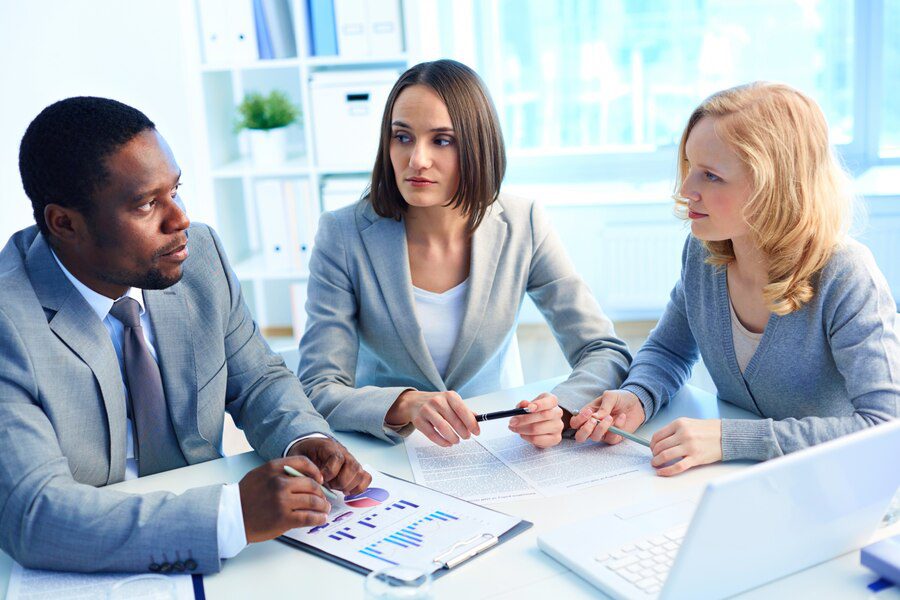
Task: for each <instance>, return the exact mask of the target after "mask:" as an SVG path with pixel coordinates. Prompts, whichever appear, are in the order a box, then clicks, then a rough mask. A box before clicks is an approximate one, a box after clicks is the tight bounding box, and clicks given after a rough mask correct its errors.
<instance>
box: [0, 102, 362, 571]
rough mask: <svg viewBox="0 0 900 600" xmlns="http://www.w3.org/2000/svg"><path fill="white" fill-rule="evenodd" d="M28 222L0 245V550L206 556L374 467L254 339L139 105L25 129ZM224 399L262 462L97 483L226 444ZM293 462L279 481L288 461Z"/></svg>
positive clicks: (241, 542) (25, 554)
mask: <svg viewBox="0 0 900 600" xmlns="http://www.w3.org/2000/svg"><path fill="white" fill-rule="evenodd" d="M19 167H20V171H21V174H22V181H23V184H24V187H25V192H26V193H27V195H28V197H29V198H30V199H31V202H32V206H33V208H34V216H35V221H36V222H37V225H36V226H32V227H29V228H27V229H24V230H22V231H19V232H17V233H16V234H14V235H13V236H12V238H10V240H9V242H8V243H7V245H6V247H5V248H4V249H3V250H2V252H0V348H2V354H0V423H2V428H0V431H2V434H0V507H2V509H0V547H2V549H3V550H4V551H6V552H7V553H9V554H10V555H11V556H12V557H13V558H14V559H16V560H17V561H19V562H20V563H22V564H23V565H25V566H29V567H38V568H48V569H60V570H73V571H142V570H150V571H158V572H190V571H194V572H200V573H209V572H214V571H217V570H219V568H220V567H221V562H220V560H221V559H222V558H229V557H231V556H234V555H235V554H237V553H238V552H239V551H240V550H241V549H242V548H243V547H244V546H245V545H246V544H247V543H248V542H257V541H262V540H267V539H271V538H274V537H276V536H278V535H280V534H281V533H283V532H285V531H287V530H288V529H291V528H294V527H304V526H311V525H317V524H321V523H324V522H325V518H326V516H327V513H328V511H329V509H330V506H329V505H328V503H327V501H326V500H325V497H324V496H323V494H322V492H321V489H320V487H319V485H318V483H324V484H325V485H327V486H329V487H332V488H334V489H338V490H343V491H345V492H346V493H349V494H353V493H358V492H361V491H363V490H364V489H365V488H366V487H368V484H369V482H370V481H371V477H370V476H369V475H368V473H366V472H365V471H364V470H363V469H362V468H361V467H360V465H359V463H358V462H357V461H356V460H355V459H354V458H353V457H352V456H351V455H350V453H349V452H347V450H346V449H345V448H344V447H343V446H341V445H340V444H339V443H338V442H336V441H335V440H334V439H333V438H332V437H331V436H330V430H329V428H328V425H327V424H326V423H325V421H324V420H323V419H322V418H321V416H320V415H319V414H318V413H316V412H315V410H314V409H313V408H312V406H311V405H310V404H309V401H308V399H307V398H306V396H305V395H304V393H303V390H302V389H301V387H300V383H299V381H298V380H297V378H296V377H295V376H294V375H293V374H292V373H291V372H290V371H288V369H287V368H286V367H285V365H284V363H283V361H282V360H281V359H280V358H279V357H278V356H277V355H276V354H274V353H273V352H272V351H271V350H270V349H269V347H268V346H267V345H266V343H265V342H264V340H263V338H262V337H261V335H260V333H259V330H258V328H257V326H256V324H255V323H254V322H253V319H252V318H251V316H250V314H249V312H248V310H247V307H246V305H245V304H244V301H243V298H242V296H241V289H240V286H239V284H238V281H237V279H236V278H235V275H234V273H233V272H232V271H231V269H230V267H229V265H228V262H227V259H226V258H225V255H224V252H223V250H222V245H221V242H220V241H219V240H218V238H217V237H216V235H215V233H214V232H213V231H212V230H211V229H209V228H208V227H206V226H203V225H194V226H190V222H189V221H188V218H187V216H186V215H185V212H184V208H183V205H182V204H181V201H180V199H179V197H178V193H177V190H178V187H179V185H180V184H179V179H180V177H181V171H180V169H179V168H178V165H177V164H176V162H175V159H174V157H173V155H172V152H171V150H170V149H169V147H168V145H167V144H166V142H165V140H163V138H162V137H161V136H160V135H159V133H158V132H157V131H156V128H155V126H154V124H153V123H152V122H151V121H150V120H149V119H148V118H147V117H146V116H145V115H144V114H143V113H141V112H140V111H138V110H135V109H134V108H131V107H129V106H126V105H124V104H121V103H119V102H115V101H113V100H106V99H102V98H87V97H81V98H69V99H67V100H63V101H60V102H57V103H56V104H53V105H51V106H49V107H47V108H46V109H44V111H42V112H41V114H40V115H38V117H37V118H35V120H34V121H33V122H32V123H31V125H29V127H28V129H27V131H26V132H25V136H24V137H23V139H22V144H21V148H20V155H19ZM225 410H227V411H228V412H229V413H230V414H231V415H232V417H233V418H234V420H235V422H236V423H237V425H238V426H239V427H241V428H242V429H243V430H244V432H245V433H246V435H247V438H248V439H249V440H250V443H251V444H252V445H253V447H254V448H256V450H257V452H259V454H260V455H261V456H262V457H263V458H265V459H267V460H268V461H269V462H267V463H266V464H264V465H262V466H261V467H259V468H257V469H254V470H253V471H251V472H250V473H248V474H247V475H246V476H245V477H244V478H243V479H242V480H241V481H240V483H239V484H231V485H225V486H222V485H215V486H208V487H201V488H196V489H192V490H189V491H187V492H185V493H183V494H181V495H179V496H176V495H174V494H170V493H165V492H158V493H152V494H143V495H130V494H125V493H121V492H117V491H113V490H108V489H99V488H102V486H104V485H106V484H110V483H115V482H118V481H122V480H123V479H128V478H130V477H136V476H139V475H140V476H143V475H149V474H153V473H157V472H161V471H165V470H168V469H172V468H176V467H179V466H184V465H188V464H195V463H199V462H203V461H207V460H211V459H214V458H218V457H220V456H221V443H222V426H223V420H224V411H225ZM285 465H290V466H291V467H293V468H295V469H297V470H298V471H301V472H302V473H304V474H305V475H307V477H295V478H292V477H288V476H287V475H286V474H285V471H284V466H285Z"/></svg>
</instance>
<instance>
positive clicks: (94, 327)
mask: <svg viewBox="0 0 900 600" xmlns="http://www.w3.org/2000/svg"><path fill="white" fill-rule="evenodd" d="M25 260H26V265H27V268H28V274H29V278H30V279H31V283H32V286H33V287H34V291H35V293H36V294H37V296H38V299H39V300H40V301H41V305H42V306H43V307H44V308H45V309H48V310H50V311H52V312H54V313H55V314H54V315H53V317H52V318H51V319H50V329H51V330H52V331H53V332H54V333H55V334H56V335H57V337H59V339H61V340H62V341H63V342H64V343H65V344H66V346H68V347H69V348H71V349H72V351H73V352H74V353H75V354H77V355H78V357H79V358H81V360H83V361H84V362H85V363H86V364H87V365H88V367H90V369H91V371H92V372H93V373H94V377H95V378H96V380H97V383H98V385H99V386H100V394H101V395H102V398H101V401H102V402H103V404H104V407H105V410H106V419H107V423H108V426H109V444H110V446H109V461H110V464H109V474H108V476H107V480H106V482H107V483H115V482H118V481H122V480H123V479H124V478H125V456H126V448H125V422H126V419H127V417H126V414H125V389H124V384H123V383H122V372H121V370H120V369H119V359H118V358H117V357H116V351H115V349H114V348H113V345H112V341H111V340H110V339H109V332H108V331H107V330H106V327H105V326H104V325H103V322H102V321H101V320H100V319H98V318H97V313H95V312H94V311H93V310H92V309H91V307H90V306H89V305H88V303H87V301H86V300H85V299H84V298H83V297H82V295H81V294H80V293H78V290H76V289H75V287H74V286H72V284H71V283H70V282H69V280H68V279H66V276H65V274H64V273H63V272H62V270H60V268H59V265H58V264H56V260H55V259H54V258H53V255H52V254H51V252H50V248H49V246H47V242H46V241H45V239H44V236H43V235H38V236H37V237H36V238H35V240H34V242H33V243H32V245H31V247H30V248H29V250H28V255H27V256H26V258H25ZM84 401H86V399H85V398H84V397H81V398H79V397H76V396H74V395H73V398H72V402H84Z"/></svg>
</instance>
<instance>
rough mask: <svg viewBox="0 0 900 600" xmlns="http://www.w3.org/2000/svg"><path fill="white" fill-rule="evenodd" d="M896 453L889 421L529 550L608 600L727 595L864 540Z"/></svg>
mask: <svg viewBox="0 0 900 600" xmlns="http://www.w3.org/2000/svg"><path fill="white" fill-rule="evenodd" d="M898 456H900V420H896V421H891V422H889V423H883V424H880V425H876V426H874V427H870V428H868V429H865V430H863V431H859V432H857V433H853V434H850V435H847V436H844V437H841V438H838V439H835V440H832V441H829V442H826V443H823V444H820V445H817V446H813V447H811V448H808V449H806V450H803V451H800V452H796V453H794V454H789V455H787V456H783V457H779V458H776V459H773V460H770V461H768V462H764V463H760V464H758V465H754V466H752V467H750V468H747V469H743V470H741V471H738V472H735V473H731V474H729V475H726V476H724V477H722V478H720V479H717V480H715V481H712V482H710V483H709V484H708V485H707V486H706V490H705V491H704V493H703V495H702V497H701V498H700V500H699V502H696V503H695V502H688V501H685V502H676V503H674V504H670V505H668V506H665V505H663V506H661V507H657V508H655V509H650V510H647V511H646V512H641V511H634V510H632V511H628V510H623V511H619V512H617V513H610V514H606V515H601V516H595V517H590V518H587V519H584V520H582V521H578V522H575V523H572V524H570V525H567V526H565V527H562V528H559V529H557V530H555V531H552V532H550V533H547V534H544V535H541V536H539V537H538V546H539V547H540V548H541V550H543V551H544V552H546V553H547V554H549V555H550V556H552V557H553V558H555V559H557V560H558V561H560V562H561V563H563V564H564V565H566V566H568V567H569V568H571V569H572V570H573V571H575V572H576V573H577V574H578V575H580V576H581V577H583V578H585V579H587V580H588V581H589V582H591V583H592V584H594V585H596V586H597V587H599V588H600V589H602V590H603V591H604V592H606V593H607V594H610V595H611V596H613V597H615V598H656V597H659V598H722V597H726V596H731V595H733V594H737V593H738V592H742V591H745V590H748V589H750V588H753V587H756V586H759V585H762V584H763V583H766V582H769V581H772V580H774V579H778V578H779V577H784V576H785V575H789V574H791V573H795V572H797V571H800V570H802V569H805V568H807V567H809V566H812V565H815V564H818V563H821V562H824V561H827V560H830V559H832V558H834V557H835V556H838V555H841V554H844V553H846V552H850V551H852V550H856V549H857V548H859V547H861V546H862V545H864V544H865V543H867V542H868V540H869V538H870V537H871V535H872V533H873V532H874V531H875V528H876V527H877V526H878V523H879V522H880V520H881V518H882V516H883V515H884V513H885V510H886V509H887V507H888V504H889V503H890V501H891V498H892V497H893V495H894V493H895V492H896V491H897V489H898V487H900V468H898V467H897V462H896V461H897V457H898ZM635 513H639V514H635ZM692 515H693V516H692Z"/></svg>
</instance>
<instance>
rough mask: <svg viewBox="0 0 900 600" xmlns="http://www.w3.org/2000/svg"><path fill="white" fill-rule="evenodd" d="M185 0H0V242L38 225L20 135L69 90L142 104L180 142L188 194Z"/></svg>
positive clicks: (191, 139) (191, 168)
mask: <svg viewBox="0 0 900 600" xmlns="http://www.w3.org/2000/svg"><path fill="white" fill-rule="evenodd" d="M185 1H187V0H185ZM180 4H181V3H180V2H179V0H153V1H152V2H147V1H140V0H27V1H25V0H0V88H2V90H3V92H2V94H0V203H2V210H0V245H2V244H5V243H6V240H7V239H8V237H9V236H10V235H11V234H12V233H13V232H15V231H17V230H18V229H21V228H22V227H25V226H27V225H30V224H32V223H33V220H32V217H31V205H30V202H29V201H28V199H27V197H26V196H25V192H24V191H23V190H22V183H21V179H20V177H19V169H18V152H19V142H20V140H21V139H22V134H23V133H24V132H25V128H26V127H27V126H28V123H29V122H30V121H31V119H33V118H34V116H35V115H37V113H38V112H40V110H41V109H43V108H44V107H45V106H47V105H48V104H51V103H53V102H54V101H56V100H59V99H62V98H65V97H68V96H75V95H92V96H105V97H110V98H115V99H117V100H120V101H122V102H125V103H126V104H130V105H132V106H135V107H137V108H139V109H140V110H142V111H144V112H145V113H146V114H147V115H148V116H149V117H150V118H151V119H152V120H153V121H154V122H155V123H156V125H157V127H158V128H159V131H160V132H161V133H162V135H163V136H164V137H165V138H166V139H167V140H168V142H169V144H170V145H171V146H172V148H173V150H174V152H175V156H176V158H177V159H178V161H179V163H180V165H181V167H182V170H183V172H184V181H185V187H184V188H183V196H184V197H185V198H186V199H187V200H188V202H189V201H190V198H191V196H192V195H193V194H194V190H195V189H196V188H195V187H194V182H195V181H196V180H199V179H200V177H198V176H195V175H194V173H195V172H196V171H195V163H196V160H195V156H196V153H195V149H194V147H193V144H194V143H195V138H196V136H194V135H192V133H191V131H192V128H193V127H194V126H195V120H196V119H195V118H194V117H192V116H191V115H192V111H191V108H190V107H191V104H190V100H191V98H192V91H191V90H192V87H191V85H192V80H191V78H190V77H189V73H188V72H187V70H186V68H185V65H186V63H187V62H188V61H186V60H185V56H186V55H187V53H188V52H189V51H190V47H189V46H188V44H187V43H186V36H185V33H184V19H183V18H182V14H181V10H182V8H181V6H180ZM192 216H193V215H192Z"/></svg>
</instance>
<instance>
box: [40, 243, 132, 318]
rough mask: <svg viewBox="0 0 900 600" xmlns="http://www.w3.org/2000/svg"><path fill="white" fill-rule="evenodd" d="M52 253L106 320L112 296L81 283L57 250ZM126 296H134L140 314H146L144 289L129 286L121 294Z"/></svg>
mask: <svg viewBox="0 0 900 600" xmlns="http://www.w3.org/2000/svg"><path fill="white" fill-rule="evenodd" d="M50 253H51V254H53V258H54V260H56V264H58V265H59V268H60V269H62V272H63V275H65V276H66V279H68V280H69V282H70V283H71V284H72V285H74V286H75V289H76V290H78V292H79V293H80V294H81V295H82V297H83V298H84V299H85V301H87V303H88V305H89V306H90V307H91V309H93V311H94V312H95V313H97V316H98V317H100V320H101V321H102V320H104V319H105V318H106V315H108V314H109V311H110V310H112V307H113V304H114V303H115V300H112V299H111V298H107V297H106V296H104V295H103V294H99V293H97V292H95V291H94V290H92V289H91V288H89V287H88V286H86V285H84V284H83V283H81V281H79V280H78V278H76V277H75V276H74V275H72V274H71V273H69V270H68V269H67V268H66V267H65V265H63V264H62V262H61V261H60V260H59V257H58V256H56V252H54V251H53V249H52V248H51V249H50ZM125 296H128V297H129V298H132V299H134V300H136V301H137V303H138V304H139V305H140V307H141V310H140V314H141V316H143V314H144V294H143V290H141V289H140V288H134V287H131V288H128V291H127V292H125V293H124V294H123V295H122V296H121V298H124V297H125ZM118 299H119V298H117V300H118Z"/></svg>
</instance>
